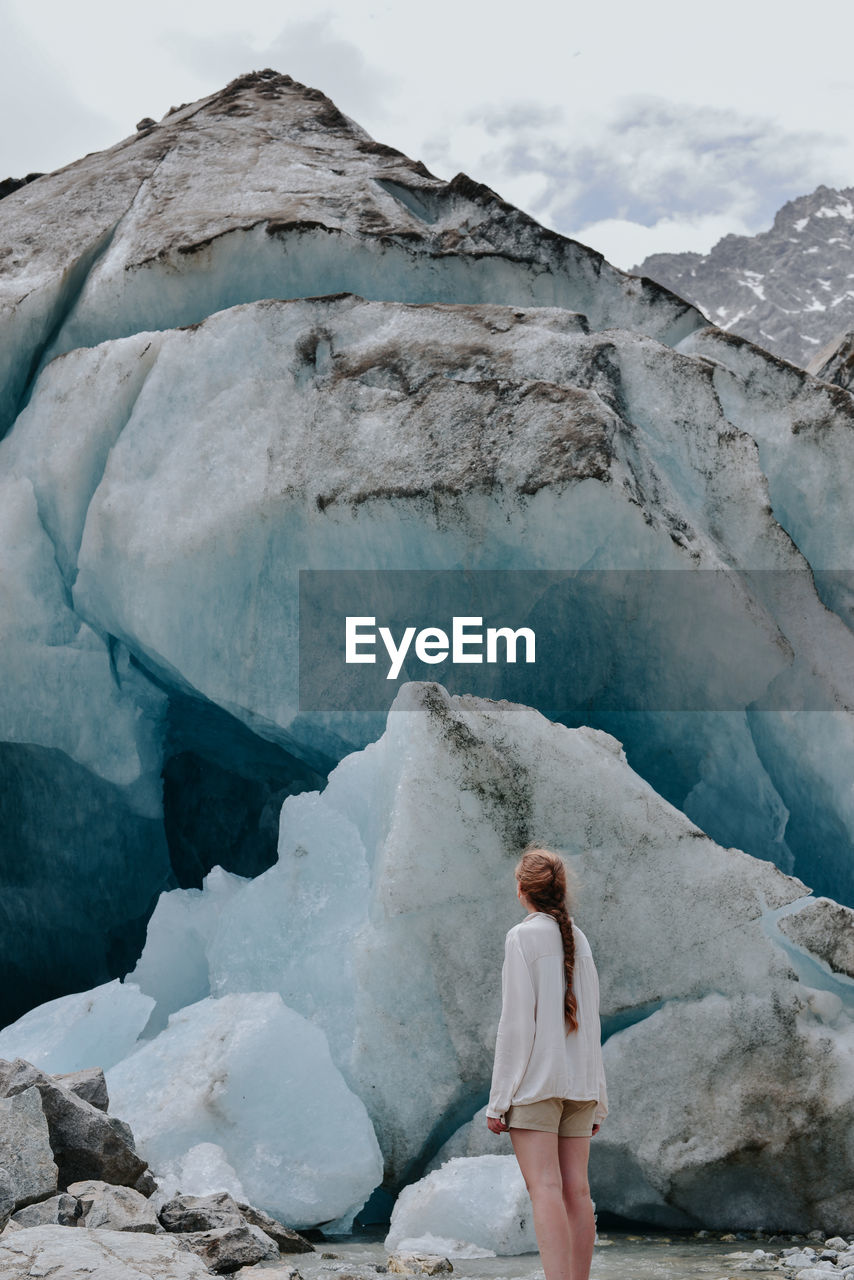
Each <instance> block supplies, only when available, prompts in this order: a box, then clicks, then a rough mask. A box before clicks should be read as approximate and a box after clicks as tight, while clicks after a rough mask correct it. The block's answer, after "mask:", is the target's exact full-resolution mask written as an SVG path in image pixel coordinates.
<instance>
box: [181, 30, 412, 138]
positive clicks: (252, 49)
mask: <svg viewBox="0 0 854 1280" xmlns="http://www.w3.org/2000/svg"><path fill="white" fill-rule="evenodd" d="M162 42H163V44H164V46H168V47H169V49H170V51H171V53H172V55H173V57H175V56H177V57H178V59H179V60H182V61H183V62H184V64H185V65H186V66H188V67H190V68H192V69H193V70H194V71H195V72H196V73H198V74H200V75H203V76H205V77H206V78H208V79H211V78H212V79H214V80H216V82H217V83H218V84H220V83H221V84H226V83H227V82H228V81H229V80H232V79H234V77H235V76H238V75H241V74H243V72H245V71H252V70H262V69H263V68H264V67H273V68H274V69H275V70H276V71H281V72H283V73H284V74H286V75H289V76H293V78H294V79H295V80H299V81H301V82H302V83H303V84H309V85H313V86H314V87H315V88H318V89H321V90H323V92H324V93H327V94H329V95H331V96H333V97H334V99H335V103H336V105H337V106H338V107H340V108H341V110H342V111H344V112H346V113H347V114H348V115H350V116H356V117H358V116H359V114H360V113H366V114H370V115H371V116H376V115H382V114H383V113H384V106H383V102H384V95H385V93H386V92H387V90H388V89H389V88H391V87H392V86H393V85H394V83H395V79H396V78H395V77H393V76H391V75H388V74H387V73H386V72H384V71H382V70H380V69H378V68H377V67H374V66H372V65H371V64H370V63H369V62H368V60H367V59H366V58H365V56H364V54H363V53H362V51H361V50H360V49H359V48H358V47H357V46H356V45H355V44H353V43H352V41H350V40H347V39H344V38H342V37H341V36H339V35H337V34H336V32H335V30H334V28H333V19H332V15H331V14H328V13H327V14H321V15H319V16H316V17H313V18H310V19H307V20H305V21H299V22H292V23H290V24H289V25H288V26H286V27H284V28H283V29H282V30H281V31H280V32H279V33H278V35H277V36H276V37H275V38H274V39H273V40H271V41H270V42H269V43H266V44H258V43H257V42H255V41H253V40H252V39H251V37H250V36H249V35H247V34H245V33H239V32H228V33H227V34H226V33H222V34H218V35H204V36H199V35H197V34H192V35H191V34H190V33H188V32H184V31H172V32H169V33H167V34H165V35H164V36H163V37H162Z"/></svg>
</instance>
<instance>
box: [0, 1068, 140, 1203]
mask: <svg viewBox="0 0 854 1280" xmlns="http://www.w3.org/2000/svg"><path fill="white" fill-rule="evenodd" d="M33 1086H34V1087H35V1088H36V1090H37V1091H38V1093H39V1094H40V1096H41V1110H42V1111H43V1112H44V1117H45V1119H46V1121H47V1127H48V1129H49V1132H50V1145H51V1148H52V1149H53V1155H54V1158H55V1160H56V1164H57V1168H58V1171H59V1185H60V1186H61V1187H67V1186H68V1184H69V1183H71V1182H77V1181H79V1180H80V1179H85V1178H98V1179H102V1180H103V1181H104V1182H110V1183H114V1184H116V1185H119V1186H133V1184H134V1183H135V1182H136V1180H137V1179H138V1178H139V1177H140V1175H141V1174H142V1173H143V1172H144V1171H145V1169H146V1167H147V1166H146V1162H145V1161H144V1160H141V1159H140V1158H139V1156H138V1155H137V1154H136V1151H135V1149H134V1142H133V1134H132V1133H131V1131H130V1129H129V1127H128V1126H127V1125H126V1124H125V1123H124V1122H123V1121H121V1120H117V1119H114V1118H113V1117H111V1116H107V1115H105V1114H104V1112H103V1111H100V1110H99V1109H98V1108H97V1107H94V1106H93V1105H92V1104H91V1103H90V1102H86V1101H85V1100H84V1099H83V1098H80V1097H78V1096H77V1094H76V1093H73V1092H72V1091H71V1090H70V1089H68V1088H66V1087H65V1086H64V1085H63V1084H61V1083H59V1081H57V1080H54V1079H53V1077H52V1076H49V1075H46V1074H45V1072H43V1071H40V1070H39V1069H38V1067H34V1066H32V1064H31V1063H29V1062H25V1061H24V1060H23V1059H22V1058H16V1059H15V1061H14V1062H11V1063H9V1062H0V1097H6V1098H10V1097H14V1096H15V1095H16V1094H19V1093H22V1092H24V1091H25V1090H26V1089H29V1088H31V1087H33ZM0 1163H2V1160H1V1159H0ZM56 1189H57V1188H56V1183H54V1185H53V1187H51V1189H50V1190H51V1191H55V1190H56ZM47 1194H50V1192H48V1193H47ZM32 1198H34V1199H36V1198H39V1197H35V1196H34V1197H32Z"/></svg>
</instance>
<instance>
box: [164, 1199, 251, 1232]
mask: <svg viewBox="0 0 854 1280" xmlns="http://www.w3.org/2000/svg"><path fill="white" fill-rule="evenodd" d="M158 1216H159V1218H160V1222H161V1223H162V1225H163V1226H164V1227H165V1228H166V1230H167V1231H182V1232H184V1231H215V1230H218V1229H219V1228H221V1227H240V1226H243V1223H244V1214H243V1213H242V1212H241V1210H240V1209H239V1208H238V1206H237V1203H236V1201H234V1200H233V1199H232V1198H231V1196H230V1195H229V1194H228V1192H227V1191H221V1192H220V1193H219V1194H218V1195H213V1196H181V1195H178V1196H173V1197H172V1199H171V1200H168V1201H167V1202H166V1204H164V1206H163V1208H162V1209H161V1210H160V1213H159V1215H158ZM271 1221H272V1219H271ZM257 1225H259V1226H260V1223H259V1224H257Z"/></svg>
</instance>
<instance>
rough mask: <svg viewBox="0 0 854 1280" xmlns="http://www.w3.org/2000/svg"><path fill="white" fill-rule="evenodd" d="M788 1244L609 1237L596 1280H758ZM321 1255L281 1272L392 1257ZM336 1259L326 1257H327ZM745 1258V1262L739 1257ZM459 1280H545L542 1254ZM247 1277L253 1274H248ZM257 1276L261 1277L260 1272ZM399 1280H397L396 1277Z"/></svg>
mask: <svg viewBox="0 0 854 1280" xmlns="http://www.w3.org/2000/svg"><path fill="white" fill-rule="evenodd" d="M789 1243H790V1242H789V1240H788V1239H787V1240H786V1241H785V1242H781V1243H775V1244H767V1243H764V1242H763V1241H762V1240H756V1239H753V1238H752V1237H751V1238H746V1239H739V1240H734V1241H725V1240H720V1239H706V1240H698V1239H696V1238H694V1237H681V1236H677V1235H670V1236H668V1235H665V1234H663V1233H662V1234H657V1235H648V1236H640V1235H630V1234H627V1233H621V1232H609V1233H607V1234H604V1233H603V1235H602V1237H601V1239H600V1243H599V1244H598V1245H597V1246H596V1251H595V1254H594V1257H593V1269H592V1271H591V1280H694V1278H695V1277H696V1280H700V1278H701V1277H702V1280H756V1277H757V1276H762V1275H768V1276H770V1275H771V1274H772V1272H771V1270H770V1269H769V1270H767V1271H757V1270H754V1269H753V1267H750V1268H748V1269H745V1268H744V1266H743V1264H744V1263H745V1262H746V1261H747V1260H748V1258H747V1256H745V1255H751V1254H752V1253H753V1250H754V1249H767V1250H769V1251H770V1252H775V1253H779V1251H780V1249H781V1248H783V1247H785V1246H786V1245H788V1244H789ZM317 1250H318V1251H317V1253H314V1254H300V1255H299V1256H292V1257H291V1258H290V1260H286V1259H284V1258H283V1259H282V1264H281V1269H283V1270H284V1269H285V1263H286V1262H287V1265H288V1266H294V1265H295V1266H296V1267H297V1268H298V1270H299V1272H300V1274H301V1275H302V1276H303V1280H334V1278H335V1276H337V1275H341V1274H342V1273H348V1280H350V1278H351V1277H352V1280H357V1278H358V1280H364V1278H367V1277H369V1276H372V1275H373V1276H375V1275H376V1272H375V1271H374V1270H373V1268H374V1267H376V1266H378V1265H379V1266H385V1265H386V1263H387V1262H388V1255H387V1253H386V1251H385V1249H384V1248H383V1245H382V1240H376V1241H369V1240H353V1239H347V1240H341V1241H334V1242H332V1241H330V1242H329V1243H327V1244H325V1245H318V1246H317ZM321 1251H323V1252H326V1253H327V1255H328V1254H334V1255H335V1256H334V1257H329V1256H327V1257H323V1256H322V1253H321ZM738 1254H740V1255H741V1257H737V1256H733V1255H738ZM453 1268H454V1271H453V1276H454V1280H543V1272H542V1268H541V1267H540V1259H539V1255H538V1254H536V1253H526V1254H520V1255H518V1256H516V1257H512V1258H457V1259H454V1261H453ZM241 1274H245V1275H246V1276H247V1277H248V1276H250V1275H251V1274H252V1272H250V1271H247V1272H245V1273H241ZM255 1274H257V1272H256V1273H255ZM394 1280H397V1277H394ZM439 1280H443V1277H439Z"/></svg>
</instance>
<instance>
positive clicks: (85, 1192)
mask: <svg viewBox="0 0 854 1280" xmlns="http://www.w3.org/2000/svg"><path fill="white" fill-rule="evenodd" d="M108 1186H110V1183H109V1182H102V1181H101V1180H100V1179H99V1178H86V1179H84V1180H82V1181H80V1182H70V1183H69V1184H68V1194H69V1195H70V1196H74V1197H75V1198H76V1199H77V1200H79V1201H80V1211H81V1213H82V1214H83V1216H84V1217H85V1216H86V1214H87V1213H88V1212H89V1210H90V1209H91V1208H92V1201H93V1200H94V1199H95V1197H96V1196H97V1195H99V1194H100V1193H101V1192H102V1191H103V1190H104V1189H105V1188H106V1187H108Z"/></svg>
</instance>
